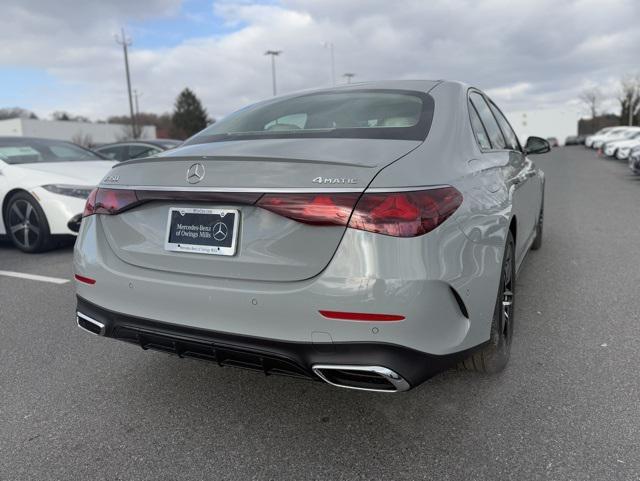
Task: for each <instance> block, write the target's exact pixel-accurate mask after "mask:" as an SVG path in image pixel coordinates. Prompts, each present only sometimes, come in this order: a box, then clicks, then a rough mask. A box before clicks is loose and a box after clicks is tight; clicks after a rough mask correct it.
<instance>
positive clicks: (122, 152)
mask: <svg viewBox="0 0 640 481" xmlns="http://www.w3.org/2000/svg"><path fill="white" fill-rule="evenodd" d="M181 143H182V140H173V139H154V140H131V141H127V142H115V143H113V144H104V145H101V146H99V147H96V148H94V149H93V150H94V151H96V152H98V153H99V154H100V155H102V156H104V157H106V158H107V159H112V160H117V161H118V162H123V161H125V160H130V159H140V158H142V157H151V156H152V155H156V154H159V153H160V152H164V151H165V150H169V149H173V148H175V147H177V146H178V145H180V144H181Z"/></svg>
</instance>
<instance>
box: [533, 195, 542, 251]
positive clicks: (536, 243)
mask: <svg viewBox="0 0 640 481" xmlns="http://www.w3.org/2000/svg"><path fill="white" fill-rule="evenodd" d="M543 227H544V196H543V197H542V205H541V206H540V214H539V215H538V223H537V224H536V238H535V239H534V240H533V243H532V244H531V250H534V251H537V250H538V249H540V247H542V230H543Z"/></svg>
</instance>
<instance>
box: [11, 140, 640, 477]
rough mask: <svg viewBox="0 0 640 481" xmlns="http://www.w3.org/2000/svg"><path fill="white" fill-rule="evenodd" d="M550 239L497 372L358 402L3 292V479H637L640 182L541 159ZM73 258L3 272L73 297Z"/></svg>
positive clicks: (529, 268)
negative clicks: (88, 327) (138, 340)
mask: <svg viewBox="0 0 640 481" xmlns="http://www.w3.org/2000/svg"><path fill="white" fill-rule="evenodd" d="M536 160H537V161H538V162H539V164H540V165H541V166H542V168H543V169H544V170H545V172H546V174H547V193H546V211H545V238H544V245H543V247H542V249H541V250H540V251H537V252H531V253H530V254H529V256H528V258H527V260H526V261H525V265H524V267H523V270H522V271H521V273H520V277H519V278H518V291H517V298H516V299H517V301H516V315H517V317H516V322H517V324H516V334H515V336H516V337H515V339H514V345H513V351H512V358H511V362H510V364H509V366H508V368H507V370H506V371H505V372H503V373H502V374H501V375H498V376H494V377H482V376H479V375H476V374H473V373H465V372H459V371H450V372H447V373H444V374H441V375H439V376H437V377H435V378H433V379H431V380H430V381H428V382H426V383H425V384H424V385H422V386H421V387H419V388H418V389H415V390H413V391H410V392H409V393H405V394H398V395H389V394H372V393H362V392H355V391H348V390H340V389H336V388H332V387H330V386H327V385H325V384H321V383H312V382H308V381H302V380H293V379H288V378H279V377H264V376H261V375H259V374H256V373H252V372H245V371H241V370H238V369H230V368H224V369H221V368H218V367H217V366H214V365H210V364H207V363H202V362H198V361H194V360H183V359H177V358H174V357H170V356H168V355H165V354H162V353H155V352H150V351H147V352H145V351H142V350H141V349H138V348H136V347H134V346H130V345H127V344H124V343H120V342H117V341H112V340H106V339H101V338H98V337H95V336H91V335H89V334H87V333H85V332H83V331H81V330H79V329H78V328H77V327H76V326H75V320H74V307H75V300H74V293H73V283H72V282H71V281H69V282H68V283H64V284H56V283H51V282H43V281H37V280H31V279H23V278H16V277H7V276H3V275H0V327H1V331H0V388H1V389H2V393H1V395H0V479H2V480H12V481H13V480H72V479H73V480H75V479H78V480H88V479H91V480H93V479H105V480H107V479H108V480H137V479H153V480H178V479H216V480H218V479H219V480H254V479H255V480H306V479H310V480H311V479H312V480H378V479H384V480H399V479H407V480H414V479H434V480H440V481H444V480H454V479H455V480H463V479H464V480H484V479H491V480H518V481H522V480H534V479H535V480H576V481H577V480H598V481H604V480H625V481H629V480H639V479H640V401H639V398H640V374H639V370H638V366H639V365H640V315H639V314H638V311H639V310H638V305H639V303H638V299H639V297H638V286H639V285H640V269H639V267H640V254H639V252H640V251H639V247H640V177H634V176H632V175H631V174H630V172H629V170H628V168H627V167H626V165H625V164H624V163H621V162H618V161H615V160H603V159H599V158H597V156H596V155H595V154H594V153H592V152H591V151H587V150H585V149H584V148H583V147H567V148H560V149H555V150H554V151H553V152H552V153H551V154H548V155H545V156H540V157H538V158H536ZM71 257H72V250H71V248H70V247H68V248H65V249H61V250H58V251H55V252H50V253H46V254H41V255H24V254H21V253H19V252H18V251H16V250H15V249H13V248H11V247H10V246H9V245H7V244H6V243H5V244H0V270H2V271H18V272H23V273H29V274H36V275H41V276H49V277H54V278H62V279H68V280H70V279H71V276H72V267H71Z"/></svg>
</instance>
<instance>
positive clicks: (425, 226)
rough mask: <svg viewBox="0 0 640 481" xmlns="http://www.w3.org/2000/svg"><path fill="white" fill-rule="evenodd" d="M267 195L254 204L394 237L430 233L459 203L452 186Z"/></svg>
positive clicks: (316, 222)
mask: <svg viewBox="0 0 640 481" xmlns="http://www.w3.org/2000/svg"><path fill="white" fill-rule="evenodd" d="M358 197H360V194H354V193H348V194H266V195H265V196H263V197H262V198H261V199H260V200H259V201H258V203H257V205H258V207H262V208H263V209H267V210H269V211H271V212H274V213H276V214H280V215H282V216H285V217H288V218H290V219H294V220H297V221H299V222H304V223H306V224H314V225H341V226H347V225H348V226H349V227H350V228H352V229H358V230H364V231H367V232H375V233H379V234H385V235H390V236H394V237H415V236H419V235H422V234H426V233H427V232H430V231H432V230H433V229H435V228H436V227H438V226H439V225H440V224H442V223H443V222H444V221H445V220H446V219H448V218H449V217H450V216H451V214H453V213H454V212H455V211H456V209H457V208H458V207H459V206H460V204H461V203H462V194H460V192H458V190H456V189H455V188H454V187H450V186H446V187H438V188H434V189H428V190H417V191H411V192H390V193H387V192H385V193H365V194H363V195H362V196H361V197H360V198H359V199H358Z"/></svg>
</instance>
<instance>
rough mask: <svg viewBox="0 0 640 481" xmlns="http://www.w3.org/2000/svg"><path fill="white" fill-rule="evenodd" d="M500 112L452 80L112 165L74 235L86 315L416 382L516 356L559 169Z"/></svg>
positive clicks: (255, 119)
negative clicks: (523, 279) (521, 277)
mask: <svg viewBox="0 0 640 481" xmlns="http://www.w3.org/2000/svg"><path fill="white" fill-rule="evenodd" d="M548 150H549V145H548V143H547V142H546V141H545V140H544V139H540V138H537V137H530V138H529V139H528V141H527V143H526V145H525V146H524V147H522V146H521V145H520V142H519V140H518V137H517V136H516V134H515V133H514V131H513V129H512V128H511V126H510V125H509V122H508V121H507V119H506V118H505V116H504V115H503V114H502V112H501V111H500V109H498V107H497V106H496V105H495V104H494V103H493V102H492V101H491V100H490V99H489V98H488V97H487V96H486V95H485V94H483V93H482V92H481V91H480V90H478V89H475V88H472V87H469V86H467V85H464V84H462V83H457V82H447V81H388V82H374V83H364V84H352V85H347V86H343V87H339V88H333V89H327V90H317V91H310V92H304V93H297V94H292V95H287V96H283V97H277V98H274V99H271V100H268V101H264V102H261V103H258V104H256V105H253V106H250V107H247V108H244V109H242V110H240V111H238V112H236V113H234V114H232V115H230V116H228V117H227V118H225V119H224V120H222V121H220V122H217V123H215V124H213V125H212V126H210V127H208V128H207V129H205V130H203V131H202V132H200V133H199V134H197V135H195V136H194V137H192V138H191V139H189V140H188V141H187V142H185V143H184V144H183V145H182V146H180V147H179V148H177V149H174V150H170V151H167V152H165V153H162V154H160V155H159V156H156V157H153V158H146V159H137V160H132V161H128V162H123V163H121V164H118V165H116V166H115V167H114V168H113V169H112V170H111V172H109V174H108V175H107V176H106V177H105V178H104V179H103V180H102V182H101V183H100V185H99V186H98V188H97V189H96V190H94V191H93V193H92V194H91V196H90V198H89V200H88V201H87V205H86V208H85V211H84V218H83V220H82V225H81V229H80V233H79V238H78V242H77V243H76V248H75V273H76V276H75V278H76V281H77V282H76V284H77V323H78V325H79V326H80V327H81V328H83V329H85V330H87V331H89V332H92V333H94V334H99V335H101V336H107V337H112V338H116V339H120V340H123V341H127V342H130V343H133V344H137V345H138V346H140V347H142V348H143V349H157V350H162V351H167V352H170V353H174V354H177V355H178V356H185V357H186V356H188V357H196V358H200V359H206V360H211V361H214V362H216V363H218V364H220V365H223V366H238V367H244V368H250V369H255V370H259V371H262V372H264V373H265V374H284V375H291V376H297V377H305V378H312V379H317V380H323V381H326V382H327V383H329V384H332V385H335V386H340V387H347V388H353V389H363V390H371V391H384V392H394V391H404V390H407V389H410V388H412V387H415V386H417V385H419V384H420V383H421V382H423V381H424V380H426V379H427V378H429V377H430V376H433V375H434V374H436V373H437V372H439V371H442V370H443V369H446V368H448V367H451V366H454V365H456V364H458V365H460V366H464V367H465V368H467V369H473V370H477V371H481V372H488V373H494V372H498V371H500V370H501V369H502V368H503V367H504V366H505V364H506V363H507V361H508V359H509V353H510V347H511V342H512V338H513V335H514V294H515V280H516V273H517V272H518V268H519V267H520V266H521V264H522V261H523V259H524V257H525V255H526V254H527V252H528V250H529V249H530V248H533V249H536V248H539V247H540V245H541V235H542V221H543V215H542V214H543V195H544V174H543V172H542V171H541V170H539V169H538V168H537V167H536V166H535V165H534V163H533V162H532V161H531V159H530V158H529V156H530V154H537V153H543V152H547V151H548Z"/></svg>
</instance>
